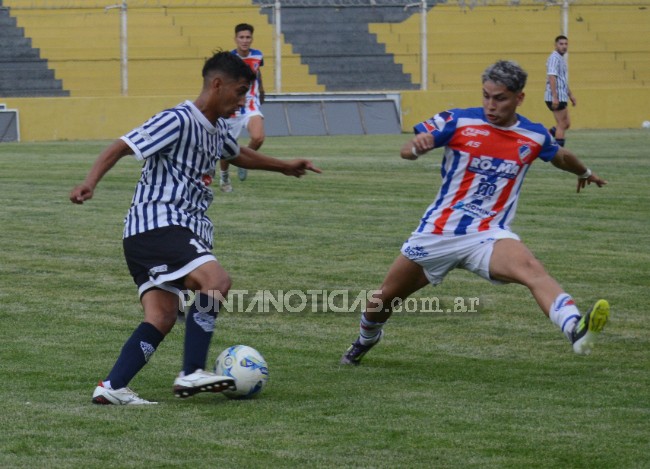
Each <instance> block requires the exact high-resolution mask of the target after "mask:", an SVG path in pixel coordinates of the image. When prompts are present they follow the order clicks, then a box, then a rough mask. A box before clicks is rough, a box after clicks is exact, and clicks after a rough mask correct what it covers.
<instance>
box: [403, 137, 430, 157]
mask: <svg viewBox="0 0 650 469" xmlns="http://www.w3.org/2000/svg"><path fill="white" fill-rule="evenodd" d="M433 146H434V141H433V135H431V134H430V133H421V134H417V135H415V136H413V138H412V139H410V140H408V141H407V142H405V143H404V145H402V149H401V150H400V152H399V154H400V156H401V157H402V158H404V159H405V160H416V159H418V157H419V156H420V155H424V154H425V153H426V152H428V151H429V150H432V149H433Z"/></svg>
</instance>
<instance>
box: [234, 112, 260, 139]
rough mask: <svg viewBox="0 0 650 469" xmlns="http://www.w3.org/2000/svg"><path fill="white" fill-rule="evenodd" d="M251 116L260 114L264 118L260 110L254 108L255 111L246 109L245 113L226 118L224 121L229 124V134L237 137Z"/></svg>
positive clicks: (246, 125) (245, 127) (246, 126)
mask: <svg viewBox="0 0 650 469" xmlns="http://www.w3.org/2000/svg"><path fill="white" fill-rule="evenodd" d="M253 116H261V117H262V118H264V115H262V112H261V111H258V110H255V111H246V113H245V114H238V115H236V116H234V117H230V118H228V119H226V122H228V126H230V135H232V136H233V137H235V138H239V135H240V134H241V132H242V130H244V129H247V128H248V121H249V120H250V118H251V117H253Z"/></svg>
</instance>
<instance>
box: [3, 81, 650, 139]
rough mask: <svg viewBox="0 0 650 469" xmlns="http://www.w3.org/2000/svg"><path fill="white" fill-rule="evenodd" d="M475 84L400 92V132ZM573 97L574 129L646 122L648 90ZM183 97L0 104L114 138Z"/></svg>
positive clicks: (72, 133)
mask: <svg viewBox="0 0 650 469" xmlns="http://www.w3.org/2000/svg"><path fill="white" fill-rule="evenodd" d="M474 88H475V89H474V90H473V91H468V90H457V91H428V92H422V91H405V92H402V94H401V96H402V119H403V125H402V130H403V131H405V132H410V131H411V128H412V126H413V125H414V124H416V123H418V122H420V121H422V120H424V119H427V118H429V117H431V116H432V115H433V114H434V113H436V112H438V111H442V110H444V109H448V108H453V107H471V106H480V105H481V93H480V88H479V85H478V84H477V85H475V86H474ZM198 92H199V89H198V87H197V91H196V93H197V95H198ZM576 96H577V97H578V106H577V107H575V108H572V109H571V120H572V122H573V128H574V129H587V128H589V129H606V128H611V129H624V128H638V127H639V126H640V125H641V122H642V121H644V120H650V88H636V89H630V88H625V89H617V88H615V87H612V88H594V89H585V90H576ZM187 98H189V99H194V98H195V96H181V95H178V96H147V97H103V98H101V97H100V98H6V99H3V102H5V103H6V104H7V107H8V108H10V109H18V111H19V113H20V133H21V137H22V139H23V141H49V140H88V139H91V140H93V139H113V138H117V137H119V136H121V135H123V134H124V133H126V132H127V131H129V130H131V129H132V128H134V127H136V126H137V125H140V124H141V123H143V122H144V121H145V120H147V119H148V118H149V117H151V116H152V115H153V114H155V113H156V112H158V111H160V110H162V109H165V108H167V107H171V106H174V105H176V104H178V103H180V102H182V101H184V100H185V99H187ZM520 112H521V113H522V114H523V115H525V116H526V117H528V118H530V119H532V120H534V121H538V122H542V123H544V124H546V125H548V126H551V125H552V124H553V117H552V114H551V113H550V111H549V110H548V109H547V108H546V105H545V104H544V102H543V89H542V88H539V87H531V88H530V89H528V90H527V91H526V99H525V101H524V104H523V105H522V107H521V108H520Z"/></svg>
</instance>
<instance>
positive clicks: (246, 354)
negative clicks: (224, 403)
mask: <svg viewBox="0 0 650 469" xmlns="http://www.w3.org/2000/svg"><path fill="white" fill-rule="evenodd" d="M214 372H215V373H216V374H218V375H221V376H228V377H231V378H233V379H234V380H235V388H236V389H235V390H234V391H231V390H228V391H224V392H223V394H225V395H226V396H228V397H229V398H231V399H246V398H250V397H253V396H255V395H257V394H259V393H260V392H262V389H264V386H266V383H267V382H268V380H269V367H268V365H267V364H266V360H264V357H263V356H262V355H261V354H260V353H259V352H258V351H257V350H255V349H254V348H253V347H249V346H247V345H233V346H232V347H228V348H227V349H226V350H224V351H223V352H221V354H219V356H218V357H217V361H216V362H215V364H214Z"/></svg>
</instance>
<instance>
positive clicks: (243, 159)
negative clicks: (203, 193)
mask: <svg viewBox="0 0 650 469" xmlns="http://www.w3.org/2000/svg"><path fill="white" fill-rule="evenodd" d="M229 162H230V163H232V164H234V165H235V166H238V167H240V168H246V169H262V170H265V171H275V172H278V173H282V174H284V175H286V176H295V177H300V176H304V175H305V174H306V172H307V171H313V172H314V173H321V170H320V169H319V168H317V167H316V166H314V165H313V163H312V162H311V161H309V160H305V159H295V160H279V159H277V158H273V157H271V156H267V155H264V154H263V153H260V152H258V151H255V150H252V149H250V148H248V147H241V149H240V153H239V155H238V156H237V157H236V158H234V159H232V160H229Z"/></svg>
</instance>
